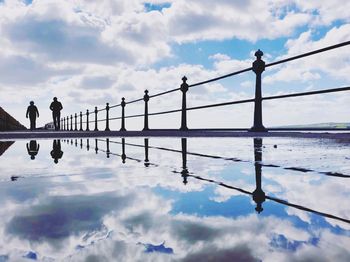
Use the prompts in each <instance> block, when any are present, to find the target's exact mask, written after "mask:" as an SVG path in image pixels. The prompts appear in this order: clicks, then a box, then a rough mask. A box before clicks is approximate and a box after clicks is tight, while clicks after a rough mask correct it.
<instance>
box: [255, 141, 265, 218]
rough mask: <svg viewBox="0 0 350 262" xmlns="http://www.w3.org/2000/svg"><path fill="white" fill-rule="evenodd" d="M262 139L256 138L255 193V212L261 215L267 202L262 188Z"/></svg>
mask: <svg viewBox="0 0 350 262" xmlns="http://www.w3.org/2000/svg"><path fill="white" fill-rule="evenodd" d="M261 148H262V139H261V138H254V160H255V163H254V166H255V183H256V189H255V190H254V192H253V200H254V202H255V203H256V208H255V210H256V211H257V212H258V213H261V212H262V211H263V210H264V209H263V208H262V203H263V202H264V201H265V199H266V197H265V192H264V191H263V190H262V188H261V160H262V151H261Z"/></svg>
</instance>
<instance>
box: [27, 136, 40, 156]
mask: <svg viewBox="0 0 350 262" xmlns="http://www.w3.org/2000/svg"><path fill="white" fill-rule="evenodd" d="M39 147H40V146H39V144H38V143H37V142H36V140H30V142H29V143H27V151H28V154H29V155H30V159H31V160H34V159H35V156H36V155H37V154H38V152H39Z"/></svg>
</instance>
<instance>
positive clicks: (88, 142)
mask: <svg viewBox="0 0 350 262" xmlns="http://www.w3.org/2000/svg"><path fill="white" fill-rule="evenodd" d="M89 149H90V141H89V138H87V139H86V150H87V151H89Z"/></svg>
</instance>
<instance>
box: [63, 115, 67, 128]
mask: <svg viewBox="0 0 350 262" xmlns="http://www.w3.org/2000/svg"><path fill="white" fill-rule="evenodd" d="M63 130H66V118H65V117H64V118H63Z"/></svg>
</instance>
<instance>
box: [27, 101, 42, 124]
mask: <svg viewBox="0 0 350 262" xmlns="http://www.w3.org/2000/svg"><path fill="white" fill-rule="evenodd" d="M29 104H30V105H29V106H28V108H27V113H26V118H28V116H29V120H30V130H34V129H35V126H36V124H35V121H36V118H37V117H39V111H38V108H37V107H36V106H35V105H34V102H33V101H30V103H29Z"/></svg>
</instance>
